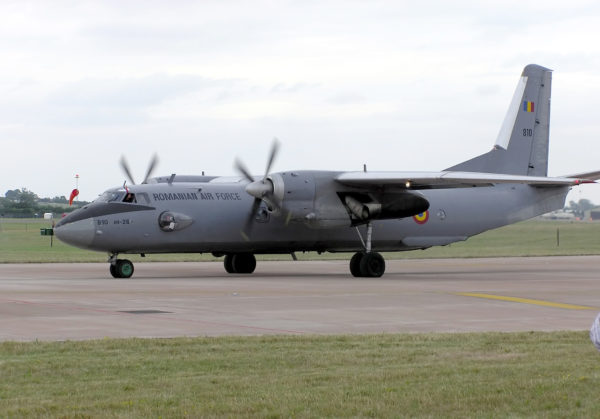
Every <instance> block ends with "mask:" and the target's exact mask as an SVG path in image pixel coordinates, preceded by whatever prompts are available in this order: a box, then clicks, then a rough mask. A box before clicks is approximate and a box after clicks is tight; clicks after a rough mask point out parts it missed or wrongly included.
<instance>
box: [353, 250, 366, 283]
mask: <svg viewBox="0 0 600 419" xmlns="http://www.w3.org/2000/svg"><path fill="white" fill-rule="evenodd" d="M364 255H366V253H365V252H357V253H355V254H354V256H352V259H350V273H351V274H352V276H354V277H361V276H363V275H362V273H361V272H360V261H361V260H362V259H363V257H364Z"/></svg>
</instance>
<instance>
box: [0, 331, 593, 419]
mask: <svg viewBox="0 0 600 419" xmlns="http://www.w3.org/2000/svg"><path fill="white" fill-rule="evenodd" d="M0 377H1V379H0V416H2V417H26V416H34V417H46V416H50V417H215V416H217V417H222V416H226V417H256V416H260V417H274V418H275V417H292V416H295V417H348V416H353V417H365V416H366V417H404V416H407V417H408V416H410V417H486V418H487V417H561V418H563V417H596V416H597V409H598V394H597V393H598V388H599V384H600V354H599V353H598V352H597V351H596V350H595V348H594V347H593V345H592V344H591V343H590V341H589V338H588V334H587V332H554V333H542V332H530V333H478V334H389V335H388V334H384V335H344V336H274V337H270V336H269V337H248V338H247V337H222V338H194V339H192V338H178V339H123V340H113V339H105V340H96V341H84V342H72V341H67V342H53V343H46V342H31V343H15V342H4V343H0Z"/></svg>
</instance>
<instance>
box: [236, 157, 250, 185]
mask: <svg viewBox="0 0 600 419" xmlns="http://www.w3.org/2000/svg"><path fill="white" fill-rule="evenodd" d="M234 167H235V169H236V170H237V171H238V172H239V173H240V174H241V175H242V176H244V177H245V178H246V179H247V180H248V182H250V183H252V182H254V178H253V177H252V175H251V174H250V172H249V171H248V169H247V168H246V166H244V163H242V161H241V160H239V159H235V164H234Z"/></svg>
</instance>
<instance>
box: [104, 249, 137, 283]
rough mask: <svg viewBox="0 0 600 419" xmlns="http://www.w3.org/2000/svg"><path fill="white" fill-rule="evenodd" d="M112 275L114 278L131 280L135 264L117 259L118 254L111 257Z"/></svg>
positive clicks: (109, 260)
mask: <svg viewBox="0 0 600 419" xmlns="http://www.w3.org/2000/svg"><path fill="white" fill-rule="evenodd" d="M108 262H109V263H110V268H109V269H110V274H111V275H112V276H113V278H131V275H133V263H131V261H130V260H127V259H117V254H113V255H110V258H109V259H108Z"/></svg>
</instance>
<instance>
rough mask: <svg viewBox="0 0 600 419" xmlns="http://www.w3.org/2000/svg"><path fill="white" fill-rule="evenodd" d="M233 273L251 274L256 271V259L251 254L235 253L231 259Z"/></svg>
mask: <svg viewBox="0 0 600 419" xmlns="http://www.w3.org/2000/svg"><path fill="white" fill-rule="evenodd" d="M232 266H233V269H234V270H235V273H238V274H251V273H252V272H254V269H256V258H255V257H254V255H253V254H252V253H235V254H234V255H233V257H232Z"/></svg>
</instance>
